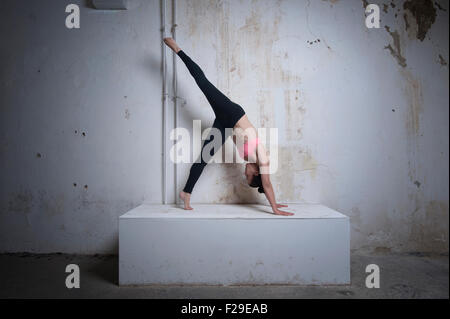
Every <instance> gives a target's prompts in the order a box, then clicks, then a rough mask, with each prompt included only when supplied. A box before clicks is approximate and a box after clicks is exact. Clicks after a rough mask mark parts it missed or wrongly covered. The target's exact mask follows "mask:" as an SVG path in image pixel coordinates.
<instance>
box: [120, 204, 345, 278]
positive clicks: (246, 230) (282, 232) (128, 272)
mask: <svg viewBox="0 0 450 319" xmlns="http://www.w3.org/2000/svg"><path fill="white" fill-rule="evenodd" d="M286 210H289V211H291V212H294V213H295V215H294V216H290V217H284V216H276V215H273V214H271V208H270V207H269V206H263V205H195V207H194V211H185V210H182V209H181V208H178V207H175V206H173V205H141V206H139V207H137V208H135V209H133V210H131V211H129V212H128V213H126V214H125V215H123V216H121V217H120V219H119V283H120V285H145V284H209V285H217V284H219V285H232V284H300V285H309V284H313V285H324V284H349V283H350V225H349V218H348V217H347V216H344V215H342V214H340V213H338V212H336V211H334V210H332V209H330V208H328V207H325V206H323V205H319V204H292V205H289V208H288V209H286Z"/></svg>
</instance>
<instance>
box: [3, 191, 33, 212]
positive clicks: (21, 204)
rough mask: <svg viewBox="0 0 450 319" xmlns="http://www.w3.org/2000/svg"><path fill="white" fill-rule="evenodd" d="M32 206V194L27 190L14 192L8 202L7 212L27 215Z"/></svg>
mask: <svg viewBox="0 0 450 319" xmlns="http://www.w3.org/2000/svg"><path fill="white" fill-rule="evenodd" d="M32 206H33V194H32V193H31V191H29V190H24V191H21V192H14V193H12V194H11V195H10V199H9V201H8V211H10V212H16V213H24V214H29V213H30V212H31V208H32Z"/></svg>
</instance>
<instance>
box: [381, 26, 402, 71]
mask: <svg viewBox="0 0 450 319" xmlns="http://www.w3.org/2000/svg"><path fill="white" fill-rule="evenodd" d="M385 29H386V31H387V32H388V33H389V34H390V35H391V37H392V40H393V41H394V42H393V44H389V45H387V46H385V47H384V48H385V49H387V50H389V52H390V53H391V55H392V56H393V57H394V58H395V60H397V63H398V64H399V65H400V66H401V67H403V68H404V67H406V66H407V64H406V59H405V57H404V56H403V55H402V48H401V45H400V36H399V34H398V32H397V31H391V29H390V27H389V26H385Z"/></svg>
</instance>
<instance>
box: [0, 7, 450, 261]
mask: <svg viewBox="0 0 450 319" xmlns="http://www.w3.org/2000/svg"><path fill="white" fill-rule="evenodd" d="M72 2H74V1H72ZM178 3H179V8H178V13H179V17H178V25H179V26H178V28H177V37H178V42H179V44H180V46H181V47H182V48H183V50H184V51H185V52H186V53H187V54H188V55H190V56H191V57H192V58H193V59H194V60H196V61H197V62H199V64H200V65H201V67H202V68H203V69H204V71H205V73H206V75H207V77H208V78H209V79H210V80H211V82H212V83H214V84H215V85H216V86H218V87H219V89H220V90H222V91H223V92H224V93H225V94H227V95H228V96H229V97H230V98H231V99H232V100H233V101H235V102H236V103H238V104H240V105H242V106H243V107H244V109H245V110H246V112H247V114H248V116H249V118H250V120H251V121H252V122H253V123H254V125H255V126H256V127H265V128H271V127H277V128H278V129H279V141H278V146H279V149H278V152H279V170H278V172H277V173H276V174H275V175H274V176H273V178H272V182H273V184H274V187H275V191H276V196H277V198H278V200H279V201H281V202H319V203H322V204H325V205H327V206H329V207H331V208H333V209H336V210H338V211H340V212H342V213H344V214H346V215H348V216H350V217H351V222H352V248H354V249H360V250H365V249H370V250H378V251H379V250H383V251H386V250H392V251H436V252H446V251H448V225H449V220H448V212H449V208H448V194H449V186H448V185H449V169H448V161H449V143H448V133H449V123H448V118H449V112H448V105H449V94H448V85H449V83H448V75H449V73H448V24H449V21H448V10H449V7H448V2H446V1H431V0H418V1H378V0H377V1H369V2H366V1H360V0H345V1H344V0H333V1H325V0H320V1H312V0H309V1H308V0H278V1H277V0H252V1H250V0H249V1H244V0H241V1H237V0H222V1H218V0H217V1H216V0H215V1H213V0H210V1H207V0H186V1H178ZM368 3H376V4H378V5H379V6H380V8H381V26H382V27H381V28H380V29H367V28H366V27H365V24H364V20H365V16H364V6H365V5H367V4H368ZM130 4H131V6H132V7H131V8H130V10H128V11H126V12H121V13H100V12H95V11H93V10H91V9H89V8H84V7H83V9H82V28H81V29H80V30H77V31H70V30H67V29H65V28H64V27H63V21H64V17H65V14H63V13H64V6H65V4H64V1H50V0H47V1H40V2H39V5H37V3H34V2H28V1H2V2H0V9H1V11H0V12H1V13H2V19H1V21H0V25H1V29H0V30H1V31H0V32H1V35H2V39H3V47H4V48H5V49H2V50H1V51H0V55H1V56H0V58H1V59H0V63H1V64H2V66H1V70H2V73H1V74H0V80H1V82H0V85H1V86H0V90H1V92H0V93H1V94H0V101H1V108H2V118H1V119H2V125H1V128H0V129H1V130H2V134H1V141H0V142H1V144H0V156H1V157H0V161H1V164H2V168H3V171H4V172H5V173H2V179H1V194H0V195H1V198H0V205H1V207H0V208H1V212H0V223H1V224H0V227H1V229H0V250H1V251H65V252H83V253H93V252H115V245H116V243H117V222H116V218H117V216H119V215H121V214H122V213H124V212H125V211H126V210H127V209H129V208H132V207H134V206H136V205H138V204H140V203H141V202H142V201H145V202H152V203H160V202H161V178H162V175H161V172H160V168H161V165H162V163H161V154H160V152H161V118H162V112H161V73H160V72H161V70H160V68H161V47H160V32H159V25H160V17H159V14H160V3H159V1H138V0H131V1H130ZM5 12H7V14H6V15H5ZM12 30H15V34H16V36H15V37H12V38H11V37H6V35H9V34H11V33H12ZM168 57H169V61H168V62H169V64H170V62H171V55H170V54H168ZM177 63H178V77H179V84H178V88H179V95H180V96H181V97H182V98H183V100H180V101H183V103H181V102H180V104H179V109H178V110H179V111H178V118H179V126H182V127H186V128H188V129H190V130H192V120H194V119H195V120H201V121H202V127H203V128H207V127H209V126H210V125H211V124H212V122H213V115H214V113H213V112H212V110H211V108H210V107H209V105H208V104H207V101H206V99H205V98H204V96H203V95H202V93H201V91H200V90H199V89H198V88H197V86H196V84H195V82H193V80H192V78H191V76H190V74H189V73H188V72H187V70H186V68H185V67H184V65H183V64H182V62H181V61H180V60H177ZM170 71H171V68H170V65H169V74H170ZM169 108H170V110H171V111H170V116H171V118H170V119H169V123H172V122H173V104H171V103H169ZM83 133H84V135H83ZM230 146H231V145H230V141H229V143H228V145H227V147H230ZM189 167H190V165H187V164H182V165H179V166H178V168H177V170H176V173H177V174H176V175H177V189H178V190H180V189H181V188H182V187H183V186H184V183H185V181H186V178H187V175H188V171H189ZM173 169H174V167H173V166H171V165H169V176H168V177H169V179H168V185H169V198H174V196H175V194H176V192H175V190H174V189H172V188H173V187H172V186H171V183H172V181H173V177H174V175H173ZM243 170H244V168H243V165H242V164H221V165H218V164H212V165H209V166H207V167H206V169H205V170H204V174H203V175H202V177H201V179H200V180H199V182H198V184H197V185H196V188H195V190H194V194H193V196H192V201H193V203H194V205H195V203H200V202H202V203H253V202H265V198H264V196H263V195H260V194H258V193H257V192H256V191H255V190H253V189H250V188H249V187H247V186H246V184H245V180H244V178H243ZM74 183H75V184H74ZM85 185H87V187H85Z"/></svg>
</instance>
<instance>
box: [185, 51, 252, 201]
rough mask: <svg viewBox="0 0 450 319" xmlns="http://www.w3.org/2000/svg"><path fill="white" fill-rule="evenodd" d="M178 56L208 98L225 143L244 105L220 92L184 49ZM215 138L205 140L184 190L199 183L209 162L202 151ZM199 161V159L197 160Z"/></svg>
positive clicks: (242, 114)
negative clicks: (226, 129)
mask: <svg viewBox="0 0 450 319" xmlns="http://www.w3.org/2000/svg"><path fill="white" fill-rule="evenodd" d="M178 56H179V57H180V58H181V60H183V62H184V64H186V67H187V68H188V70H189V73H191V75H192V76H193V77H194V80H195V82H196V83H197V85H198V86H199V88H200V89H201V90H202V92H203V94H205V96H206V99H207V100H208V102H209V104H210V105H211V107H212V109H213V111H214V114H215V115H216V119H215V120H214V124H213V126H212V127H213V128H216V129H218V130H219V131H220V133H221V136H222V141H221V144H222V145H223V144H224V143H225V140H226V138H227V136H226V135H225V128H234V126H235V125H236V123H237V122H238V121H239V120H240V119H241V118H242V116H244V115H245V112H244V110H243V109H242V107H241V106H240V105H238V104H236V103H234V102H232V101H231V100H230V99H229V98H228V97H226V96H225V95H224V94H223V93H222V92H220V91H219V90H218V89H217V88H216V87H215V86H214V85H213V84H212V83H211V82H209V81H208V79H207V78H206V76H205V74H204V73H203V71H202V69H201V68H200V67H199V66H198V65H197V64H196V63H195V62H194V61H192V60H191V58H190V57H188V56H187V55H186V53H184V52H183V51H179V52H178ZM213 140H214V136H213V135H212V136H210V138H209V139H208V140H206V141H205V143H204V144H203V147H202V152H201V153H200V162H199V163H194V164H193V165H192V167H191V170H190V173H189V178H188V180H187V182H186V186H185V187H184V189H183V191H184V192H186V193H189V194H190V193H192V190H193V188H194V186H195V184H196V183H197V181H198V179H199V177H200V175H201V174H202V172H203V169H204V168H205V166H206V165H207V164H208V163H207V162H205V161H204V160H203V157H202V153H203V149H204V148H205V146H206V145H208V144H209V143H211V142H212V141H213ZM215 151H216V148H212V149H211V151H210V155H211V156H213V155H214V152H215ZM197 162H198V161H197Z"/></svg>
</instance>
